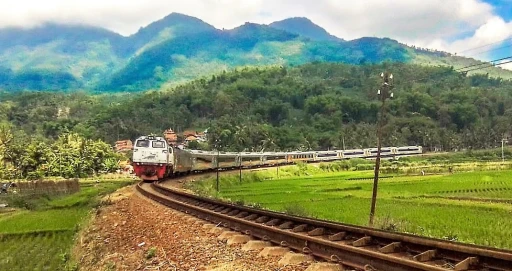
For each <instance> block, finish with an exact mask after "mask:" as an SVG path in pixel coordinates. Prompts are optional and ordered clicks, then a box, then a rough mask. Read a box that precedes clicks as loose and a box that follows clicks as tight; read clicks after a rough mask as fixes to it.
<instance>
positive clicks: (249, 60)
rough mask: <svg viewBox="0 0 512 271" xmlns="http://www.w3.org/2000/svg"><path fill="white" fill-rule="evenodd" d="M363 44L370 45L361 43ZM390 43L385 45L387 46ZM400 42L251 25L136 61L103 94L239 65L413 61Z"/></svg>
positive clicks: (185, 40)
mask: <svg viewBox="0 0 512 271" xmlns="http://www.w3.org/2000/svg"><path fill="white" fill-rule="evenodd" d="M360 43H365V42H364V41H361V42H360ZM384 44H385V45H384ZM410 59H411V56H410V55H409V52H408V51H407V50H406V49H405V48H404V46H402V45H400V44H399V43H398V42H396V41H392V40H390V39H386V40H383V41H382V42H381V41H380V40H377V41H376V43H375V45H373V44H372V43H371V42H369V43H368V42H366V43H365V44H364V46H359V44H358V42H343V41H339V42H332V41H312V40H309V39H304V38H303V37H301V36H299V35H297V34H292V33H289V32H286V31H283V30H279V29H275V28H273V27H270V26H266V25H259V24H252V23H246V24H245V25H243V26H240V27H237V28H235V29H232V30H225V31H221V30H215V31H207V32H202V33H199V34H191V35H187V36H182V37H178V38H175V39H170V40H168V41H165V42H162V43H160V44H159V45H157V46H154V47H152V48H149V49H148V50H146V51H144V52H142V53H141V54H140V55H137V56H136V57H134V58H133V59H132V60H131V61H130V62H129V63H128V64H127V65H126V66H125V67H124V68H123V69H121V70H120V71H118V72H116V73H115V74H114V75H113V76H112V78H111V79H110V80H107V81H105V84H102V85H100V86H99V89H100V90H103V91H137V90H143V89H148V88H158V87H160V86H161V85H162V84H164V83H165V82H166V81H169V80H171V81H173V82H176V81H183V80H191V79H194V78H198V77H201V76H205V75H211V74H214V73H217V72H218V71H222V70H227V69H230V68H235V67H238V66H247V65H249V66H264V65H276V64H277V65H299V64H303V63H307V62H312V61H321V62H324V61H327V62H344V63H352V64H360V63H362V62H364V63H378V62H381V61H384V60H388V61H392V62H407V61H410Z"/></svg>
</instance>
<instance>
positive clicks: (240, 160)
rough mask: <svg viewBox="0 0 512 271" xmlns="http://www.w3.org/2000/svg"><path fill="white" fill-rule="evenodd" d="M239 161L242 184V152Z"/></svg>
mask: <svg viewBox="0 0 512 271" xmlns="http://www.w3.org/2000/svg"><path fill="white" fill-rule="evenodd" d="M238 159H239V162H240V164H239V168H240V177H239V178H240V184H242V152H240V155H239V157H238Z"/></svg>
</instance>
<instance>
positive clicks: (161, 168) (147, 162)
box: [132, 136, 172, 181]
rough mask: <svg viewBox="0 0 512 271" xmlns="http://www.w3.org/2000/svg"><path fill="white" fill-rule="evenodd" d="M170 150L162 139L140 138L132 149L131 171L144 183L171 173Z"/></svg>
mask: <svg viewBox="0 0 512 271" xmlns="http://www.w3.org/2000/svg"><path fill="white" fill-rule="evenodd" d="M170 152H172V148H169V147H168V145H167V142H166V141H165V140H164V139H163V138H162V137H154V136H141V137H139V138H137V140H136V141H135V146H134V147H133V158H132V162H133V170H134V172H135V175H137V176H138V177H140V178H141V179H142V180H144V181H158V180H160V179H163V178H164V177H167V176H169V174H170V172H172V153H170Z"/></svg>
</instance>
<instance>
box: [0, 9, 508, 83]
mask: <svg viewBox="0 0 512 271" xmlns="http://www.w3.org/2000/svg"><path fill="white" fill-rule="evenodd" d="M342 38H343V37H340V38H337V37H334V36H332V35H331V34H329V33H328V32H327V31H326V30H325V29H323V28H321V27H320V26H318V25H316V24H314V22H312V21H310V20H309V19H307V18H290V19H286V20H283V21H279V22H275V23H272V24H270V25H260V24H253V23H246V24H244V25H242V26H239V27H236V28H234V29H227V30H226V29H222V30H221V29H216V28H215V27H213V26H211V25H209V24H208V23H206V22H203V21H201V20H200V19H198V18H194V17H191V16H187V15H183V14H178V13H172V14H169V15H168V16H166V17H164V18H162V19H160V20H158V21H155V22H153V23H151V24H149V25H147V26H145V27H141V28H140V29H139V31H138V32H137V33H134V34H133V35H131V36H128V37H125V36H122V35H120V34H118V33H114V32H112V31H110V30H107V29H102V28H98V27H92V26H87V25H62V24H49V23H48V24H43V25H40V26H37V27H34V28H0V90H5V91H11V92H13V91H20V90H45V91H54V90H67V91H77V90H86V91H101V92H110V93H113V92H127V91H130V92H141V91H145V90H147V89H160V88H165V87H167V86H174V85H177V84H181V83H184V82H189V81H191V80H194V79H197V78H200V77H202V76H211V75H212V74H215V73H219V72H221V71H229V70H232V69H235V68H238V67H244V66H259V67H264V66H267V65H276V66H289V67H290V66H297V65H301V64H305V63H309V62H313V61H321V62H340V63H348V64H358V65H359V64H375V63H382V62H384V61H392V62H403V63H417V64H422V65H431V66H434V65H444V66H454V67H455V68H460V67H464V66H469V65H474V64H477V63H478V62H477V61H476V60H474V59H468V58H463V57H456V56H450V55H449V54H447V53H443V52H435V51H429V50H424V49H420V48H413V47H409V46H406V45H404V44H401V43H400V42H399V41H395V40H392V39H388V38H374V37H363V38H360V39H355V40H343V39H342ZM475 72H483V73H489V74H490V76H493V77H502V78H512V71H507V70H501V69H499V68H497V67H489V68H488V69H485V70H479V71H475Z"/></svg>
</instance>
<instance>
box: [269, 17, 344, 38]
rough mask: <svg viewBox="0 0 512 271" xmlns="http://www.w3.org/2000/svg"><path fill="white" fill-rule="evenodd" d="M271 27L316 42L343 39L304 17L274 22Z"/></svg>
mask: <svg viewBox="0 0 512 271" xmlns="http://www.w3.org/2000/svg"><path fill="white" fill-rule="evenodd" d="M269 26H270V27H273V28H276V29H280V30H284V31H287V32H290V33H294V34H298V35H301V36H303V37H306V38H310V39H311V40H315V41H342V39H340V38H338V37H335V36H333V35H331V34H329V32H327V31H326V30H325V29H323V28H322V27H320V26H318V25H316V24H315V23H313V22H312V21H311V20H309V19H308V18H304V17H294V18H289V19H285V20H282V21H277V22H273V23H271V24H270V25H269Z"/></svg>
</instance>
